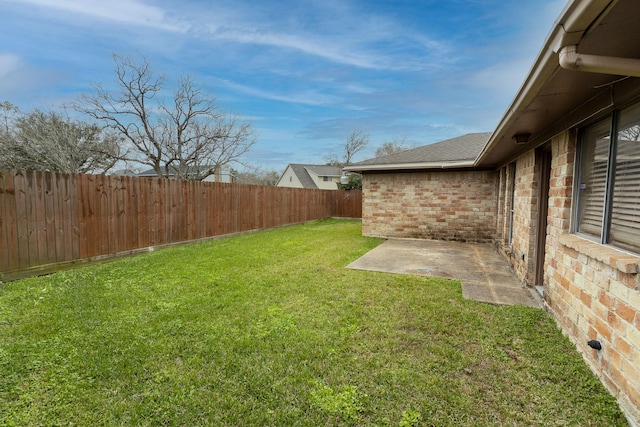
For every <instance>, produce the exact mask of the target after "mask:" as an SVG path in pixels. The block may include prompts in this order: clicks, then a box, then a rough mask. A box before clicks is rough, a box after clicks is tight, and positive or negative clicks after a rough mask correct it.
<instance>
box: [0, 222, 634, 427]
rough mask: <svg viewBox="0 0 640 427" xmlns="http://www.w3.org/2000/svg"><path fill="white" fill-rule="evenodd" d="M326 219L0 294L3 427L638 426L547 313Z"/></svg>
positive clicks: (32, 282)
mask: <svg viewBox="0 0 640 427" xmlns="http://www.w3.org/2000/svg"><path fill="white" fill-rule="evenodd" d="M379 243H380V240H378V239H372V238H365V237H362V236H361V224H360V222H358V221H338V220H327V221H320V222H314V223H310V224H306V225H301V226H293V227H287V228H281V229H277V230H271V231H265V232H258V233H252V234H246V235H241V236H236V237H231V238H224V239H220V240H215V241H211V242H208V243H203V244H194V245H189V246H181V247H175V248H171V249H166V250H162V251H157V252H153V253H149V254H147V255H141V256H136V257H132V258H129V259H125V260H120V261H115V262H111V263H106V264H100V265H94V266H90V267H85V268H79V269H76V270H72V271H65V272H60V273H57V274H53V275H50V276H46V277H40V278H32V279H27V280H21V281H16V282H11V283H5V284H3V285H0V425H9V426H11V425H17V426H40V425H41V426H54V425H81V426H96V425H136V426H137V425H143V426H144V425H182V426H195V425H212V426H289V425H290V426H341V425H358V426H414V425H415V426H417V425H426V426H431V425H433V426H448V425H454V426H455V425H459V426H471V425H473V426H482V425H486V426H493V425H496V426H498V425H500V426H502V425H507V426H521V425H540V426H542V425H544V426H553V425H558V426H560V425H562V426H565V425H580V426H587V425H593V426H603V425H626V423H625V420H624V416H623V415H622V414H621V412H620V411H619V409H618V407H617V406H616V403H615V400H614V399H613V397H611V395H609V394H608V392H607V391H606V390H605V389H604V388H603V387H602V385H601V384H600V383H599V382H598V380H597V379H596V377H595V376H594V375H593V374H592V373H591V372H590V371H589V369H588V368H587V366H586V365H585V364H584V363H583V361H582V359H581V357H580V355H579V354H578V353H577V352H576V351H575V348H574V346H573V345H572V344H571V343H570V342H569V340H568V339H567V338H566V337H564V336H563V335H562V334H561V333H560V331H559V330H558V329H557V327H556V326H555V324H554V322H553V321H552V320H551V319H550V318H549V317H548V315H547V314H545V313H544V312H543V311H542V310H538V309H533V308H527V307H498V306H493V305H489V304H482V303H477V302H474V301H467V300H464V299H463V298H462V294H461V289H460V283H459V282H457V281H450V280H441V279H433V278H425V277H413V276H404V275H391V274H384V273H374V272H364V271H354V270H347V269H345V266H346V265H347V264H348V263H349V262H351V261H353V260H355V259H356V258H358V257H359V256H360V255H362V254H364V253H365V252H367V251H368V250H370V249H371V248H373V247H375V246H376V245H378V244H379Z"/></svg>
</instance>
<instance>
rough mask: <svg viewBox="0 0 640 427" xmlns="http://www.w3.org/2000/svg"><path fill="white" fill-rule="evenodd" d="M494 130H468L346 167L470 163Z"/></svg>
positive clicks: (378, 167) (363, 168)
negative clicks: (442, 139) (466, 132)
mask: <svg viewBox="0 0 640 427" xmlns="http://www.w3.org/2000/svg"><path fill="white" fill-rule="evenodd" d="M490 136H491V132H480V133H468V134H466V135H462V136H459V137H456V138H451V139H447V140H445V141H440V142H436V143H434V144H429V145H424V146H422V147H417V148H412V149H409V150H405V151H401V152H399V153H395V154H389V155H386V156H381V157H376V158H373V159H369V160H365V161H362V162H358V163H353V164H351V165H349V166H347V167H346V168H345V169H346V170H354V171H361V170H362V171H363V170H375V169H408V168H410V169H425V168H442V167H456V166H457V167H470V166H473V162H474V160H475V159H476V157H478V154H480V152H481V151H482V149H483V148H484V146H485V145H486V143H487V141H488V140H489V137H490Z"/></svg>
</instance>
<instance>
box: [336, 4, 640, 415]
mask: <svg viewBox="0 0 640 427" xmlns="http://www.w3.org/2000/svg"><path fill="white" fill-rule="evenodd" d="M638 19H640V1H638V0H572V1H570V2H569V3H568V5H567V6H566V7H565V9H564V10H563V12H562V14H561V15H560V17H559V18H558V19H557V21H556V22H555V24H554V26H553V28H552V30H551V33H550V34H549V36H548V38H547V40H546V41H545V43H544V45H543V47H542V50H541V52H540V54H539V55H538V57H537V58H536V60H535V62H534V64H533V66H532V68H531V71H530V72H529V74H528V76H527V77H526V79H525V82H524V84H523V85H522V87H521V89H520V90H519V92H518V93H517V94H516V96H515V99H514V101H513V102H512V104H511V106H510V107H509V108H508V109H507V112H506V113H505V115H504V116H503V117H502V119H501V120H500V122H499V124H498V126H497V128H496V129H495V130H494V131H493V133H491V134H490V135H487V134H471V135H465V136H463V137H460V138H454V139H452V140H448V141H443V142H442V143H439V144H434V145H432V146H426V147H420V148H418V149H414V150H409V151H407V152H404V153H402V154H401V155H394V156H395V157H391V156H386V157H381V158H377V159H372V160H368V161H365V162H361V163H357V164H354V165H351V166H349V167H347V168H346V169H347V170H350V171H354V172H360V173H362V174H363V196H364V198H363V233H364V234H366V235H371V236H382V237H421V238H430V239H448V240H462V241H490V242H494V243H495V244H496V246H497V248H498V250H499V251H500V253H502V254H503V255H504V256H505V257H506V258H507V259H508V260H509V262H510V263H511V265H512V266H513V269H514V271H515V272H516V274H517V276H518V277H519V278H520V279H521V280H522V282H523V283H524V284H526V285H528V286H536V287H538V289H539V290H540V291H541V292H542V294H543V296H544V300H545V306H546V308H547V310H548V311H549V312H550V313H551V315H552V316H553V317H554V318H555V319H556V321H557V322H558V324H559V326H560V327H561V328H562V329H563V331H564V332H565V333H566V334H567V335H568V336H569V337H570V338H571V339H572V340H573V341H574V343H575V344H576V346H577V347H578V349H579V350H580V351H581V352H582V353H583V355H584V357H585V360H586V361H587V363H588V364H589V365H590V366H591V368H592V369H593V370H594V371H595V372H596V373H597V374H598V375H599V377H600V378H601V379H602V381H603V383H604V384H605V385H606V386H607V387H608V388H609V389H610V390H611V392H612V393H613V394H614V395H615V396H617V398H618V401H619V403H620V405H621V407H622V408H623V410H624V411H625V412H626V414H627V416H628V418H629V420H630V421H631V422H632V423H635V424H636V425H640V287H639V279H638V276H639V272H640V79H639V78H638V77H640V25H638V23H637V22H638ZM434 146H435V148H431V149H429V148H428V147H434ZM474 151H475V152H474ZM589 340H598V341H600V343H601V344H602V349H601V350H600V351H597V350H594V349H592V348H590V347H589V346H588V345H587V342H588V341H589Z"/></svg>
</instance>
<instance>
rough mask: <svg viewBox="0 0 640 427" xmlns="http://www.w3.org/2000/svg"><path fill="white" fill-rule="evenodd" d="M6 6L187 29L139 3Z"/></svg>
mask: <svg viewBox="0 0 640 427" xmlns="http://www.w3.org/2000/svg"><path fill="white" fill-rule="evenodd" d="M4 1H6V2H9V3H15V4H23V5H30V6H37V7H44V8H50V9H55V10H59V11H61V12H64V13H65V14H69V15H71V16H69V19H70V20H73V19H75V17H74V16H73V15H84V16H88V17H91V18H94V19H99V20H104V21H110V22H115V23H122V24H129V25H138V26H144V27H153V28H159V29H163V30H167V31H174V32H183V31H186V29H187V26H186V25H185V24H180V23H178V22H173V21H171V20H170V19H168V17H167V13H166V12H165V11H164V10H162V9H160V8H159V7H156V6H151V5H148V4H145V3H143V2H140V1H138V0H109V1H103V0H4Z"/></svg>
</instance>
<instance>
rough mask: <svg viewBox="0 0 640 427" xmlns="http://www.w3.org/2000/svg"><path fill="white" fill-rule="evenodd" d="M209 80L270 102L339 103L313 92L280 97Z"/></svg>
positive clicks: (247, 87)
mask: <svg viewBox="0 0 640 427" xmlns="http://www.w3.org/2000/svg"><path fill="white" fill-rule="evenodd" d="M209 80H215V81H217V82H219V83H220V85H221V86H224V87H226V88H228V89H231V90H233V91H236V92H240V93H244V94H247V95H251V96H255V97H258V98H263V99H270V100H272V101H281V102H287V103H292V104H304V105H314V106H319V105H334V104H335V103H336V102H338V101H339V99H338V98H337V97H334V96H331V95H325V94H322V93H318V92H315V91H309V90H307V91H301V92H298V93H296V94H294V95H281V94H276V93H273V92H269V91H266V90H262V89H257V88H253V87H250V86H246V85H243V84H239V83H235V82H232V81H231V80H226V79H219V78H215V77H214V78H210V79H209Z"/></svg>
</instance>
